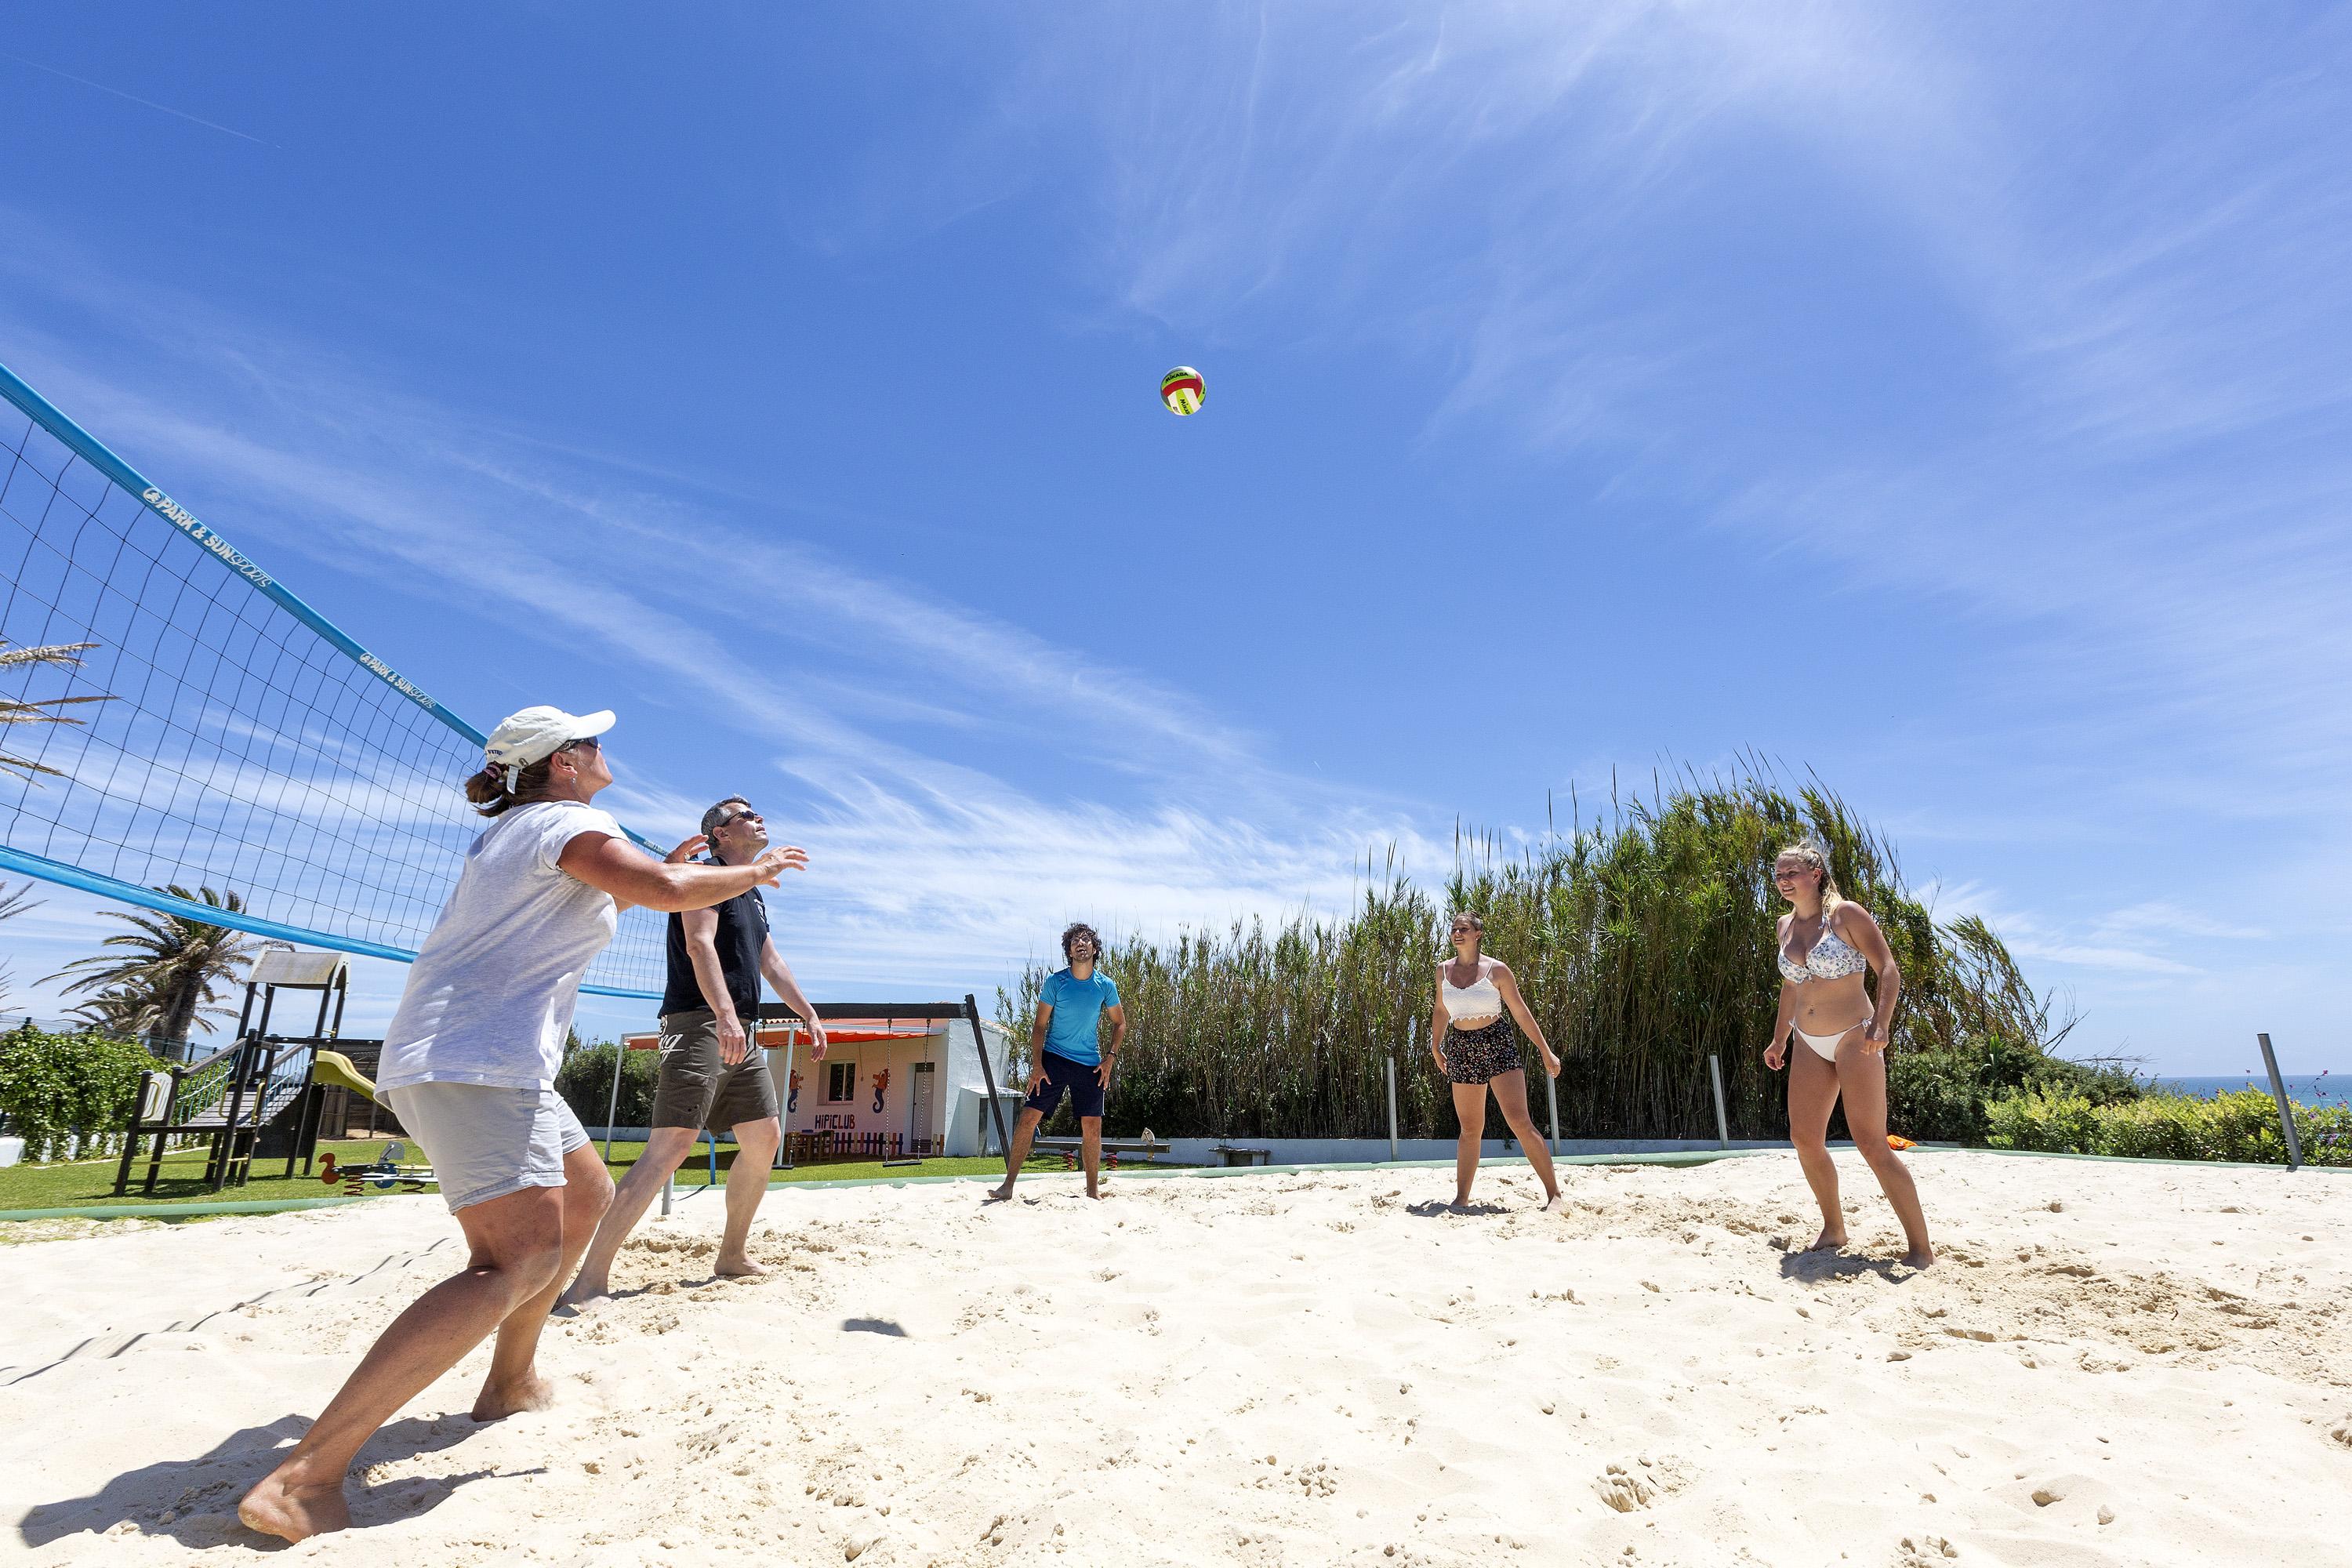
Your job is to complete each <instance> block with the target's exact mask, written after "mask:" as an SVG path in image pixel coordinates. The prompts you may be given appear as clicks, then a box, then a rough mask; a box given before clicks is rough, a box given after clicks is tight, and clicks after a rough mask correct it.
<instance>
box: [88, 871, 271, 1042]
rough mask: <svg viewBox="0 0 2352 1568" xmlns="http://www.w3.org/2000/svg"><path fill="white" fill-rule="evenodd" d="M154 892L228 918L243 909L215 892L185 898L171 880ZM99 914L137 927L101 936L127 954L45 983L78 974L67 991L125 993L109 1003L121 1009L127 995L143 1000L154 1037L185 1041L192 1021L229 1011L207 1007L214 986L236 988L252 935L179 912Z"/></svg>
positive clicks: (105, 955) (92, 961)
mask: <svg viewBox="0 0 2352 1568" xmlns="http://www.w3.org/2000/svg"><path fill="white" fill-rule="evenodd" d="M155 890H156V891H157V892H159V893H169V894H171V895H172V896H173V898H175V899H183V900H186V901H188V902H190V903H196V902H203V903H206V904H210V905H211V906H212V907H213V908H215V909H216V910H228V911H230V912H232V913H239V912H242V911H243V910H244V909H245V900H243V899H240V898H239V897H237V895H236V894H235V893H216V892H215V891H213V890H212V889H210V888H201V889H197V890H196V891H195V892H194V893H191V892H189V891H188V889H185V888H183V887H181V886H179V885H178V884H177V883H173V884H172V885H171V886H169V887H163V888H158V889H155ZM99 912H100V913H101V914H104V915H107V916H109V917H110V918H112V919H114V920H118V921H124V922H126V923H128V924H130V925H131V926H134V927H136V928H137V930H136V931H125V932H124V933H122V934H121V935H120V936H110V937H108V938H107V939H106V942H105V945H106V946H108V947H115V948H122V949H125V950H127V951H125V952H121V953H119V954H117V953H110V952H101V953H98V954H96V955H94V956H92V957H89V958H85V959H80V960H79V961H77V962H75V963H68V964H67V965H66V966H65V968H63V969H62V970H59V971H58V973H55V974H52V975H50V976H49V979H50V980H63V979H65V978H66V977H67V976H68V975H75V974H79V979H76V980H75V981H74V983H73V984H70V985H68V986H67V987H66V990H67V992H68V994H71V993H73V992H76V991H89V992H94V993H96V994H98V996H100V997H104V996H106V995H107V994H109V993H110V992H127V993H128V995H125V996H123V997H121V999H120V1000H119V1001H118V1002H117V1003H115V1004H112V1005H116V1006H127V1005H130V1004H131V999H132V998H143V999H145V1001H146V1002H147V1004H148V1005H151V1006H152V1009H153V1023H154V1032H155V1033H156V1034H158V1035H161V1036H163V1037H164V1038H166V1039H172V1040H184V1039H186V1038H187V1037H188V1035H189V1033H190V1031H191V1030H193V1029H194V1026H195V1022H196V1020H197V1019H198V1018H199V1017H206V1018H222V1017H227V1016H229V1015H230V1009H229V1008H226V1007H216V1006H213V1005H210V1004H212V1003H213V1002H214V1001H215V1000H216V999H217V998H218V996H219V995H220V992H219V991H218V990H216V989H215V987H217V986H221V985H234V984H236V983H237V981H238V977H239V975H240V974H241V973H242V972H243V971H244V969H245V966H246V965H247V963H251V962H252V961H253V949H254V939H253V938H251V937H249V936H247V935H246V934H245V933H244V932H243V931H233V930H231V929H230V928H229V927H227V926H217V925H210V924H207V923H206V922H205V921H199V920H192V919H190V918H189V917H187V916H185V915H151V914H129V913H126V912H124V911H123V910H100V911H99ZM88 1005H93V1006H95V1005H98V1004H97V1003H95V1002H93V1003H91V1004H88Z"/></svg>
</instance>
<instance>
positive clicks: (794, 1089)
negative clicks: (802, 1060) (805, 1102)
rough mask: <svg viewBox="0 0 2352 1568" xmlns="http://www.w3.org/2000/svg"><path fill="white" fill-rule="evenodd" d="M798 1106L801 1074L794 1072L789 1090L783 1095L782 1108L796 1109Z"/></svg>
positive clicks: (799, 1106)
mask: <svg viewBox="0 0 2352 1568" xmlns="http://www.w3.org/2000/svg"><path fill="white" fill-rule="evenodd" d="M800 1108H801V1075H800V1074H798V1073H794V1074H793V1078H792V1086H791V1091H790V1092H789V1093H787V1094H786V1095H785V1096H784V1109H785V1110H799V1109H800Z"/></svg>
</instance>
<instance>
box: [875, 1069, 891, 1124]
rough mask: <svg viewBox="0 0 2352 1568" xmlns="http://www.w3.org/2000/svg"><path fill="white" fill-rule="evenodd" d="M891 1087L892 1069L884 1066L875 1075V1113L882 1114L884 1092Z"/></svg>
mask: <svg viewBox="0 0 2352 1568" xmlns="http://www.w3.org/2000/svg"><path fill="white" fill-rule="evenodd" d="M889 1087H890V1069H889V1068H883V1069H882V1070H881V1071H880V1072H877V1073H876V1074H875V1075H874V1114H875V1115H877V1116H879V1115H881V1114H882V1094H883V1091H884V1090H886V1089H888V1088H889Z"/></svg>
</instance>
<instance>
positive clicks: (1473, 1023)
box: [1429, 915, 1559, 1208]
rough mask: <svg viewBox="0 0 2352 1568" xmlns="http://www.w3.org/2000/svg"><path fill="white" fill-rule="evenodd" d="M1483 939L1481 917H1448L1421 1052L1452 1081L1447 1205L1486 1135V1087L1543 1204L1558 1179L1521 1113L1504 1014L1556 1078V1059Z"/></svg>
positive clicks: (1519, 1075)
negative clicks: (1447, 948)
mask: <svg viewBox="0 0 2352 1568" xmlns="http://www.w3.org/2000/svg"><path fill="white" fill-rule="evenodd" d="M1484 942H1486V923H1485V922H1484V921H1481V920H1479V918H1478V917H1477V916H1476V915H1455V916H1454V958H1453V960H1452V961H1451V962H1450V963H1441V964H1439V965H1438V966H1437V1011H1436V1014H1435V1016H1433V1017H1432V1018H1431V1019H1430V1024H1429V1042H1430V1043H1429V1054H1430V1055H1431V1056H1433V1057H1435V1058H1437V1068H1438V1070H1439V1071H1440V1072H1442V1073H1444V1075H1445V1077H1446V1079H1447V1080H1448V1081H1449V1082H1451V1083H1452V1084H1453V1085H1454V1120H1455V1121H1458V1122H1460V1123H1461V1127H1462V1131H1461V1135H1460V1137H1459V1138H1457V1139H1456V1141H1455V1142H1454V1207H1456V1208H1460V1207H1461V1206H1462V1205H1465V1204H1466V1203H1468V1202H1469V1201H1470V1184H1471V1182H1472V1181H1473V1180H1474V1179H1475V1177H1476V1176H1477V1174H1478V1144H1479V1142H1480V1141H1481V1140H1482V1139H1483V1138H1485V1136H1486V1091H1487V1090H1488V1089H1493V1090H1494V1091H1495V1103H1496V1104H1497V1105H1499V1106H1501V1107H1502V1108H1503V1120H1504V1121H1507V1122H1509V1123H1510V1125H1511V1135H1512V1136H1513V1137H1515V1138H1517V1140H1518V1141H1519V1147H1520V1148H1522V1149H1525V1150H1526V1151H1527V1152H1528V1164H1530V1165H1532V1166H1534V1167H1535V1173H1536V1174H1537V1175H1538V1177H1540V1178H1542V1181H1543V1186H1544V1207H1546V1208H1550V1207H1551V1206H1552V1205H1555V1204H1557V1203H1559V1182H1558V1181H1556V1180H1554V1179H1553V1176H1552V1169H1551V1149H1550V1147H1549V1145H1547V1144H1546V1143H1545V1142H1544V1141H1543V1137H1542V1134H1540V1133H1538V1131H1536V1123H1535V1118H1534V1117H1532V1116H1529V1115H1528V1075H1527V1070H1526V1068H1524V1067H1522V1066H1521V1065H1520V1060H1519V1042H1518V1040H1517V1037H1515V1036H1513V1035H1512V1033H1511V1024H1510V1019H1509V1018H1506V1017H1505V1016H1503V1014H1504V1011H1505V1009H1508V1010H1509V1012H1510V1016H1511V1018H1517V1020H1518V1021H1519V1027H1520V1028H1522V1029H1524V1030H1526V1031H1527V1035H1528V1038H1529V1039H1531V1040H1533V1041H1534V1042H1535V1043H1536V1049H1538V1050H1539V1051H1541V1052H1542V1053H1543V1062H1544V1071H1546V1072H1548V1073H1549V1074H1550V1075H1551V1076H1552V1077H1554V1078H1558V1077H1559V1058H1558V1057H1556V1056H1554V1055H1552V1054H1551V1047H1550V1046H1549V1045H1548V1044H1546V1043H1545V1041H1544V1036H1543V1030H1542V1029H1540V1028H1538V1027H1537V1026H1536V1021H1535V1018H1534V1016H1532V1015H1531V1014H1529V1013H1528V1005H1527V1002H1526V1000H1525V999H1524V998H1523V997H1521V996H1520V994H1519V983H1518V980H1517V977H1515V976H1514V975H1513V974H1512V973H1511V966H1510V965H1509V964H1507V963H1504V962H1503V961H1502V960H1500V959H1497V958H1484V957H1481V956H1480V955H1479V952H1478V949H1479V947H1480V946H1481V945H1482V944H1483V943H1484Z"/></svg>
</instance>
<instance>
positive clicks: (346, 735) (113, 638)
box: [0, 366, 664, 998]
mask: <svg viewBox="0 0 2352 1568" xmlns="http://www.w3.org/2000/svg"><path fill="white" fill-rule="evenodd" d="M0 398H5V405H0V642H5V645H6V646H5V648H0V870H5V871H15V872H17V873H20V874H24V875H29V876H32V877H36V878H39V879H43V880H45V881H49V882H56V883H60V884H64V885H67V886H70V887H76V888H80V889H84V890H86V891H89V892H93V893H96V894H99V895H100V896H101V897H104V898H107V899H111V900H119V901H121V902H123V903H127V904H133V905H138V906H141V907H142V908H145V909H149V910H157V911H159V912H162V913H164V914H171V915H181V916H186V917H189V918H193V919H196V920H202V921H208V922H210V923H212V924H215V925H226V926H232V927H235V928H237V929H239V930H243V931H252V932H255V933H257V934H259V935H263V936H269V937H277V938H280V939H283V940H285V941H289V942H297V943H300V944H303V945H308V946H315V947H326V948H333V949H336V950H339V951H341V952H354V953H363V954H368V955H371V956H374V957H379V958H392V959H399V960H408V959H413V958H414V957H415V954H416V949H417V948H418V946H419V945H420V944H421V943H422V942H424V940H425V933H426V932H427V931H430V930H431V929H432V925H433V921H434V920H435V918H436V916H438V914H439V913H440V910H441V907H442V905H443V904H444V903H445V902H446V900H447V898H448V895H449V891H450V889H451V888H452V886H453V885H454V884H455V883H456V881H457V873H458V871H459V869H460V868H461V867H462V865H463V863H464V856H465V850H466V847H467V845H468V844H469V843H471V842H472V840H473V838H474V837H475V835H477V834H478V833H479V832H480V831H481V829H482V826H483V824H482V820H481V818H479V817H478V816H475V815H474V813H473V812H472V810H471V809H470V808H469V807H468V806H467V805H466V802H465V797H464V794H463V791H462V789H461V788H460V785H461V784H462V783H463V781H464V780H465V778H466V777H467V775H468V774H470V773H474V772H475V771H476V770H478V768H480V766H481V765H482V747H483V743H484V736H483V733H482V731H479V730H478V729H476V728H475V727H474V726H473V725H471V724H469V723H467V721H465V720H463V719H461V718H459V717H458V716H457V714H455V713H452V712H450V711H449V710H447V709H446V708H444V707H442V706H441V705H440V704H439V703H437V702H436V701H434V700H433V699H432V698H431V697H429V696H427V695H426V694H425V692H423V691H421V690H419V689H417V688H416V687H415V685H414V684H412V683H411V682H409V681H408V680H406V679H404V678H402V677H401V676H400V675H399V674H398V673H397V672H396V671H395V670H394V668H392V667H391V665H390V664H389V663H387V662H386V661H385V660H383V658H378V657H377V656H376V655H375V654H373V653H371V652H369V651H368V650H367V649H366V648H364V647H361V646H360V645H359V644H358V643H357V642H356V641H354V640H353V639H352V637H349V636H348V635H347V634H345V633H344V632H343V631H342V630H341V629H340V628H339V627H337V626H335V625H334V624H333V623H331V622H330V621H329V620H327V619H326V618H325V617H324V616H321V615H320V614H319V613H318V611H316V610H314V609H312V608H311V607H310V605H306V604H304V603H303V602H302V601H301V600H300V599H299V598H298V597H296V596H295V595H293V594H292V593H291V592H290V591H289V590H288V589H287V587H286V586H285V584H282V583H279V582H278V580H277V579H276V578H274V577H272V576H271V575H270V574H268V573H267V572H265V571H263V570H262V569H261V568H260V567H259V566H257V565H256V564H255V563H253V562H252V561H250V560H249V559H247V557H246V556H245V555H243V554H242V553H240V552H238V551H237V550H236V549H235V548H234V547H233V546H231V545H230V543H229V542H228V541H226V539H224V538H222V537H221V535H220V534H219V533H217V532H215V531H214V530H213V529H211V528H210V527H208V526H206V525H205V523H203V522H201V521H198V520H197V519H196V518H195V517H194V515H193V514H192V513H191V512H190V511H189V510H187V509H186V508H185V507H184V506H182V505H181V504H180V503H179V502H177V501H175V500H173V499H172V498H171V497H170V496H169V495H168V494H166V493H165V492H164V491H163V489H160V488H158V487H157V486H155V485H153V484H151V483H150V482H148V480H147V479H145V478H144V477H142V475H140V474H139V473H138V472H137V471H136V470H134V469H132V468H131V467H130V465H129V464H127V463H125V462H123V461H122V459H121V458H118V457H116V456H115V455H114V454H113V453H112V452H111V451H109V450H108V449H107V448H106V447H104V446H102V445H100V443H99V442H98V441H97V439H96V438H94V437H91V436H90V435H89V433H88V432H87V431H85V430H83V429H82V428H81V427H80V426H79V425H76V424H75V423H74V422H73V421H72V420H71V419H69V418H68V417H67V416H65V415H64V414H63V413H61V412H60V411H58V409H57V408H56V407H55V406H54V405H51V404H50V403H49V402H48V401H47V399H46V398H44V397H42V396H41V395H40V394H38V393H37V392H35V391H34V390H33V389H32V388H31V387H30V386H27V385H26V384H25V383H24V382H23V381H21V380H19V379H18V378H17V377H16V375H15V374H13V373H11V372H10V371H9V370H7V369H6V367H5V366H0ZM26 650H56V651H54V652H51V653H48V654H47V656H46V657H38V656H37V657H30V658H27V657H26ZM11 655H15V656H16V662H9V659H10V656H11ZM631 837H636V836H635V835H634V834H632V835H631ZM638 843H639V844H640V845H642V846H644V847H647V848H651V847H652V846H651V845H649V844H647V843H646V841H645V840H644V839H642V838H640V839H638ZM173 888H177V889H182V890H184V894H185V895H186V896H182V895H181V894H177V893H173V892H171V891H168V890H165V889H173ZM202 889H212V890H213V891H214V892H215V893H216V894H219V895H222V896H224V897H226V895H229V894H232V893H233V894H235V895H236V900H237V901H238V902H239V903H241V904H242V906H243V908H242V909H241V910H234V911H232V910H225V909H223V908H221V907H218V906H217V905H215V904H214V903H212V902H210V901H208V900H204V899H203V898H202V897H201V890H202ZM663 937H664V933H663V931H662V928H661V924H660V919H659V917H658V916H656V915H653V914H651V913H649V912H647V911H646V910H642V909H638V910H627V911H625V913H624V914H623V915H622V917H621V925H620V931H619V934H618V936H617V937H616V938H615V940H614V942H613V945H612V946H611V947H610V948H608V949H606V951H605V952H604V956H603V957H601V958H600V959H599V960H598V961H597V963H596V964H595V966H594V967H593V968H592V969H591V970H590V972H589V974H588V983H587V984H585V985H583V990H587V991H591V992H595V993H599V994H604V995H612V996H627V997H645V998H655V997H658V995H659V994H660V990H659V987H660V985H661V983H662V978H663Z"/></svg>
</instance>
